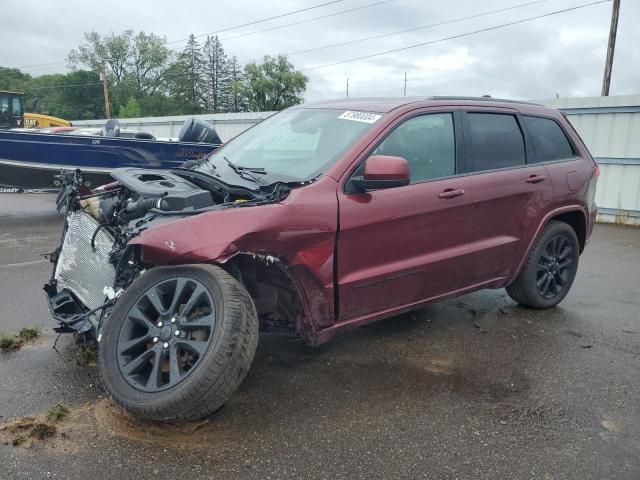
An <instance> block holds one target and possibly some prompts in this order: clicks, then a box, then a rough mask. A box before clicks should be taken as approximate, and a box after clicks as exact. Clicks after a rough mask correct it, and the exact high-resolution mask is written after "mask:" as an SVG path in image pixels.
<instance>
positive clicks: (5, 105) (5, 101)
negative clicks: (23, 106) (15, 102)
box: [0, 95, 9, 113]
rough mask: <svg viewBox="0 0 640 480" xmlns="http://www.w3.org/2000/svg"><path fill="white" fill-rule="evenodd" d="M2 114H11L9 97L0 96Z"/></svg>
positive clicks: (0, 111)
mask: <svg viewBox="0 0 640 480" xmlns="http://www.w3.org/2000/svg"><path fill="white" fill-rule="evenodd" d="M0 113H9V95H0Z"/></svg>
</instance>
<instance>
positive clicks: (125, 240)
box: [44, 168, 289, 339]
mask: <svg viewBox="0 0 640 480" xmlns="http://www.w3.org/2000/svg"><path fill="white" fill-rule="evenodd" d="M111 175H112V176H113V177H114V180H115V181H114V182H113V183H110V184H107V185H103V186H100V187H98V188H96V189H93V190H90V189H89V188H87V187H86V186H85V184H84V182H83V178H82V172H81V171H80V170H76V171H73V172H63V173H62V174H61V177H60V178H61V183H62V185H61V187H60V191H59V193H58V198H57V208H58V211H64V212H65V220H64V227H63V230H62V238H61V242H60V245H59V246H58V248H57V249H56V250H55V251H54V252H52V253H51V254H50V255H49V258H50V260H51V262H52V264H53V269H52V274H51V278H50V279H49V281H48V282H47V283H46V285H45V286H44V291H45V293H46V297H47V300H48V304H49V310H50V311H51V315H52V316H53V318H54V319H55V320H56V321H57V322H58V326H57V327H56V328H55V330H56V331H57V332H60V333H63V332H64V333H85V332H89V333H92V334H94V335H95V337H96V338H98V339H99V337H100V331H101V328H102V326H103V324H104V322H105V320H106V319H107V318H108V316H109V313H110V310H111V307H113V305H115V303H116V301H117V299H118V297H119V296H120V295H121V294H122V293H123V292H124V291H125V290H126V289H127V288H128V287H129V285H131V283H132V282H133V281H134V280H136V278H138V277H139V276H140V275H141V274H143V273H144V272H145V270H147V269H148V268H150V267H153V266H154V265H147V264H145V263H143V262H142V260H141V255H140V248H141V247H140V245H136V244H131V243H130V241H131V239H133V238H134V237H137V236H138V235H139V234H140V233H141V232H142V231H144V230H147V229H149V228H151V227H154V226H157V225H160V224H166V223H168V222H172V221H174V220H177V219H180V218H184V217H187V216H193V215H197V214H199V213H203V212H207V211H211V210H217V209H226V208H245V207H250V206H252V205H257V204H263V203H265V202H266V203H270V202H274V201H278V200H280V199H282V198H284V197H285V196H286V195H287V194H288V191H289V189H288V187H286V186H284V185H276V186H275V187H274V188H270V189H269V191H268V192H257V191H252V190H250V189H243V188H239V187H233V188H231V187H230V186H229V185H227V184H225V183H223V182H220V181H215V180H213V179H208V178H204V179H203V180H202V179H201V180H199V179H198V177H193V174H192V173H191V172H189V171H187V170H185V171H183V172H177V171H171V172H170V171H157V170H144V169H134V168H122V169H116V170H114V171H113V172H112V174H111ZM133 243H136V242H133Z"/></svg>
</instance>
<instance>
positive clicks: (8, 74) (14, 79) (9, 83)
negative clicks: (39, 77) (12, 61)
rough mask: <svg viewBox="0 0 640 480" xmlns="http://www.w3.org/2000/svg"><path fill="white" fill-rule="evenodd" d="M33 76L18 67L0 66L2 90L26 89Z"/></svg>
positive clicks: (0, 88) (0, 87)
mask: <svg viewBox="0 0 640 480" xmlns="http://www.w3.org/2000/svg"><path fill="white" fill-rule="evenodd" d="M31 78H32V77H31V75H29V74H28V73H23V72H22V71H20V70H18V69H17V68H6V67H0V90H18V91H24V89H25V87H26V85H27V84H28V83H29V82H30V81H31Z"/></svg>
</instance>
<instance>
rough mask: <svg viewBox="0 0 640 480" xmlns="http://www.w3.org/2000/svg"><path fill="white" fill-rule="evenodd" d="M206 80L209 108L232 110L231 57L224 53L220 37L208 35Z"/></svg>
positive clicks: (221, 110)
mask: <svg viewBox="0 0 640 480" xmlns="http://www.w3.org/2000/svg"><path fill="white" fill-rule="evenodd" d="M203 54H204V62H205V73H204V75H205V82H206V85H207V110H208V111H209V112H212V113H218V112H225V111H229V110H230V105H229V103H230V100H231V98H230V96H231V79H230V78H229V59H228V58H227V55H226V54H225V53H224V48H222V44H221V43H220V39H219V38H218V36H217V35H216V36H215V37H207V41H206V42H205V44H204V49H203Z"/></svg>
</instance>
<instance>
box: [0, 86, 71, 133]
mask: <svg viewBox="0 0 640 480" xmlns="http://www.w3.org/2000/svg"><path fill="white" fill-rule="evenodd" d="M70 126H71V122H68V121H67V120H63V119H61V118H56V117H51V116H49V115H42V114H40V113H28V112H25V111H24V93H20V92H11V91H9V90H0V129H7V128H45V127H70Z"/></svg>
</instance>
